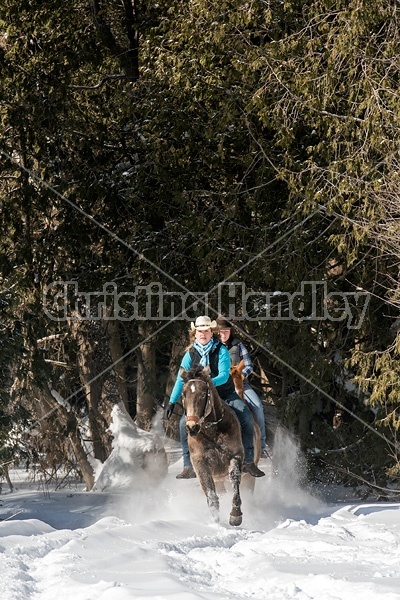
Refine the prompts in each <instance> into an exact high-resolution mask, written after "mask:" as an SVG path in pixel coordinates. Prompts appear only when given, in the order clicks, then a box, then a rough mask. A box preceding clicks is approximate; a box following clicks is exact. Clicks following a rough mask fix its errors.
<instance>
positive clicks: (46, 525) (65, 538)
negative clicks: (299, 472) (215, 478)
mask: <svg viewBox="0 0 400 600" xmlns="http://www.w3.org/2000/svg"><path fill="white" fill-rule="evenodd" d="M179 468H180V465H179V464H178V465H173V466H172V468H171V469H170V473H169V474H168V476H167V478H166V480H165V481H164V482H163V483H162V485H160V486H159V487H158V488H155V489H153V490H141V491H139V490H136V491H135V492H132V493H131V494H120V495H118V494H104V493H103V494H98V493H89V494H86V493H79V492H76V493H66V492H53V493H51V494H50V497H44V496H43V494H40V492H26V491H25V492H16V493H14V494H10V495H8V496H1V497H0V498H1V507H0V516H1V518H3V519H4V518H7V516H9V515H11V514H14V513H15V512H16V510H17V509H18V510H22V511H23V512H22V513H20V514H18V515H16V516H15V518H14V519H10V520H8V521H3V522H0V552H1V558H2V560H1V561H0V578H1V579H0V581H1V600H28V599H29V600H128V599H135V600H144V599H149V598H152V599H153V600H199V599H203V600H227V599H228V598H229V599H233V600H247V599H249V600H250V599H251V600H266V599H268V600H292V599H296V600H361V599H362V600H400V505H396V504H370V505H368V504H354V505H351V504H349V505H347V506H344V505H330V506H328V505H326V504H323V503H322V502H320V501H318V500H317V499H315V498H313V497H311V496H310V495H309V494H307V493H306V492H304V491H301V490H300V489H291V490H288V489H287V488H285V489H282V487H279V485H278V484H277V483H276V482H273V481H271V480H270V479H269V478H267V477H266V478H263V480H260V481H259V482H257V488H256V493H255V495H254V497H250V496H245V497H244V521H243V526H242V527H240V528H232V527H229V525H228V524H227V519H228V513H229V510H228V508H229V498H226V499H223V501H222V510H221V524H214V523H212V522H211V520H210V516H209V513H208V509H207V506H206V503H205V498H204V496H203V494H202V492H201V491H200V489H199V486H198V483H197V481H196V480H190V481H179V480H176V479H175V473H176V472H177V470H178V469H179Z"/></svg>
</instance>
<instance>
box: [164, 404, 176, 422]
mask: <svg viewBox="0 0 400 600" xmlns="http://www.w3.org/2000/svg"><path fill="white" fill-rule="evenodd" d="M174 408H175V404H172V402H169V403H168V406H167V410H166V412H165V416H166V418H167V419H170V418H171V415H172V413H173V412H174Z"/></svg>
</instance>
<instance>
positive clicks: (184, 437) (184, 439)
mask: <svg viewBox="0 0 400 600" xmlns="http://www.w3.org/2000/svg"><path fill="white" fill-rule="evenodd" d="M185 424H186V417H185V415H184V414H183V415H182V417H181V420H180V421H179V433H180V436H181V445H182V456H183V468H184V469H185V468H188V467H189V468H191V469H192V468H193V467H192V462H191V460H190V453H189V445H188V434H187V431H186V428H185Z"/></svg>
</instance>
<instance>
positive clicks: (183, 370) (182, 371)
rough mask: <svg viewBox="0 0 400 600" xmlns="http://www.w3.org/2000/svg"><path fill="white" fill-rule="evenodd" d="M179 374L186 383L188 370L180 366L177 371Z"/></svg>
mask: <svg viewBox="0 0 400 600" xmlns="http://www.w3.org/2000/svg"><path fill="white" fill-rule="evenodd" d="M179 375H180V376H181V377H182V379H183V381H184V382H185V383H187V381H188V372H187V371H185V369H184V368H183V367H181V370H180V371H179Z"/></svg>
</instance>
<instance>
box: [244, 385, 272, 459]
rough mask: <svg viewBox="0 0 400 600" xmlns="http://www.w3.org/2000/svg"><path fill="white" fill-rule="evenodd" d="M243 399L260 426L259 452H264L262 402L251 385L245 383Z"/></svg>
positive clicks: (264, 438)
mask: <svg viewBox="0 0 400 600" xmlns="http://www.w3.org/2000/svg"><path fill="white" fill-rule="evenodd" d="M244 397H245V400H247V403H248V405H249V408H250V410H251V411H252V412H253V413H254V415H255V417H256V419H257V423H258V424H259V426H260V432H261V451H263V450H265V446H266V443H267V440H266V432H265V418H264V409H263V406H262V402H261V400H260V398H259V396H258V395H257V394H256V392H255V391H254V390H253V388H252V387H251V385H250V384H249V383H247V381H245V383H244Z"/></svg>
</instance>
